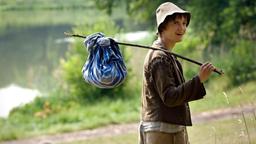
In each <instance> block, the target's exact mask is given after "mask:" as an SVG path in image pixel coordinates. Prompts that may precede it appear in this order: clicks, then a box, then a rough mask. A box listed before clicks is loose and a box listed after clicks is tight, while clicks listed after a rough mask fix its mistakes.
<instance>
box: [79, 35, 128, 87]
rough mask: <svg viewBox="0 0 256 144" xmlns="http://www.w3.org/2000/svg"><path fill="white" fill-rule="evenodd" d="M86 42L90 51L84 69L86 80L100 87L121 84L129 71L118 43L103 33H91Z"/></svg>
mask: <svg viewBox="0 0 256 144" xmlns="http://www.w3.org/2000/svg"><path fill="white" fill-rule="evenodd" d="M84 44H85V46H86V47H87V51H88V52H89V55H88V58H87V61H86V62H85V64H84V66H83V69H82V73H83V77H84V79H85V81H86V82H88V83H90V84H93V85H95V86H97V87H99V88H114V87H116V86H118V85H120V84H121V83H122V82H123V81H124V80H125V78H126V75H127V71H126V66H125V64H124V61H123V57H122V55H121V53H120V50H119V47H118V44H117V43H116V42H115V41H114V40H113V39H111V38H106V37H104V34H102V33H95V34H92V35H89V36H88V37H87V38H86V39H85V41H84Z"/></svg>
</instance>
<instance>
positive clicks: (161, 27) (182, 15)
mask: <svg viewBox="0 0 256 144" xmlns="http://www.w3.org/2000/svg"><path fill="white" fill-rule="evenodd" d="M177 17H185V18H186V19H187V26H188V24H189V18H190V17H189V15H188V14H187V13H174V14H172V15H168V16H167V17H166V18H165V20H164V21H163V22H162V23H161V24H160V25H159V27H158V34H161V33H162V32H163V31H164V30H165V29H166V25H167V24H168V22H170V21H174V20H175V19H176V18H177Z"/></svg>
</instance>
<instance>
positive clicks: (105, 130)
mask: <svg viewBox="0 0 256 144" xmlns="http://www.w3.org/2000/svg"><path fill="white" fill-rule="evenodd" d="M255 110H256V107H255V106H250V105H249V106H243V107H238V108H226V109H221V110H214V111H209V112H202V113H199V114H196V115H192V120H193V123H194V124H197V123H202V122H209V121H214V120H220V119H230V118H233V117H241V115H242V113H244V114H248V113H252V114H254V116H255ZM137 128H138V123H132V124H119V125H109V126H106V127H102V128H97V129H93V130H83V131H76V132H70V133H63V134H56V135H46V136H40V137H36V138H30V139H24V140H15V141H7V142H2V143H1V144H56V143H63V142H72V141H79V140H86V139H90V138H97V137H105V136H115V135H120V134H128V133H136V132H137Z"/></svg>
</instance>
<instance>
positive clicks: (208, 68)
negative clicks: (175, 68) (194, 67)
mask: <svg viewBox="0 0 256 144" xmlns="http://www.w3.org/2000/svg"><path fill="white" fill-rule="evenodd" d="M214 70H215V67H214V66H213V65H212V64H211V63H209V62H206V63H204V64H203V65H201V67H200V71H199V79H200V81H201V83H203V82H205V81H206V80H207V79H208V78H209V77H210V75H211V73H212V72H213V71H214Z"/></svg>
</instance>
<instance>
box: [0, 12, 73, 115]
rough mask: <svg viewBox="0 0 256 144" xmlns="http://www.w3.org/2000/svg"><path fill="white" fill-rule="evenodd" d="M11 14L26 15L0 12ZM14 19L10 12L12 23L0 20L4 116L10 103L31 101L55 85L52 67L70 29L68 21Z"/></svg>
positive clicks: (0, 97) (62, 54) (0, 84)
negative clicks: (21, 21)
mask: <svg viewBox="0 0 256 144" xmlns="http://www.w3.org/2000/svg"><path fill="white" fill-rule="evenodd" d="M60 13H61V12H60ZM34 14H35V13H34ZM13 15H16V17H23V18H25V17H27V15H26V16H22V15H21V14H20V13H19V14H13V13H12V14H11V15H8V16H3V15H2V13H1V15H0V16H1V18H5V17H6V18H10V17H12V16H13ZM55 15H56V14H55ZM28 16H29V15H28ZM39 16H40V15H37V16H36V17H39ZM50 19H54V18H50ZM6 20H7V21H8V19H6ZM15 20H16V18H15V16H14V17H13V19H12V23H7V22H6V23H4V24H3V21H2V22H0V69H1V70H0V117H7V116H8V113H9V111H10V110H11V109H12V108H13V107H16V106H20V105H22V104H25V103H28V102H30V101H32V100H33V99H34V98H35V97H36V96H39V95H40V93H43V92H47V91H51V89H52V88H53V87H54V85H56V81H55V79H54V78H53V74H54V71H55V70H56V69H57V67H58V66H59V61H60V59H61V58H65V52H66V50H67V48H68V43H69V42H70V41H67V40H65V35H64V34H63V32H65V31H71V27H72V26H71V24H70V23H67V24H63V23H61V24H47V23H45V22H44V23H43V24H36V25H31V24H28V25H24V24H23V25H17V23H18V22H17V23H16V21H15ZM48 20H49V19H48ZM3 29H4V30H3Z"/></svg>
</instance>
